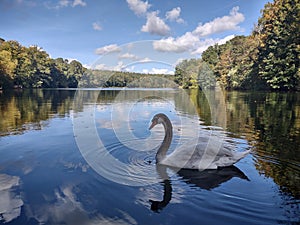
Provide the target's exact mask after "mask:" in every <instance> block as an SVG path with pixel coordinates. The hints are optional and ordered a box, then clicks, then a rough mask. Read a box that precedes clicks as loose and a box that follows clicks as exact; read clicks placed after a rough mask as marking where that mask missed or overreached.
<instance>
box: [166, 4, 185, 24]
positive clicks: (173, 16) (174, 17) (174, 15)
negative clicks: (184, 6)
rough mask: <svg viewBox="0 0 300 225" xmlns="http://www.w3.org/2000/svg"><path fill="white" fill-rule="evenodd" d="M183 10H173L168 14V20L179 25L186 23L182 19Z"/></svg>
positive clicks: (178, 8)
mask: <svg viewBox="0 0 300 225" xmlns="http://www.w3.org/2000/svg"><path fill="white" fill-rule="evenodd" d="M180 12H181V8H180V7H177V8H173V9H172V10H170V11H168V12H166V19H167V20H170V21H176V22H177V23H184V20H183V19H182V18H180Z"/></svg>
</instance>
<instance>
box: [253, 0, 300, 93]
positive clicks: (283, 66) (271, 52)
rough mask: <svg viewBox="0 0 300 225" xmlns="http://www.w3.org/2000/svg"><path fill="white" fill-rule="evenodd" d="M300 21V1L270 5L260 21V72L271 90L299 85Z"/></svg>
mask: <svg viewBox="0 0 300 225" xmlns="http://www.w3.org/2000/svg"><path fill="white" fill-rule="evenodd" d="M299 24H300V3H299V0H275V1H274V3H268V4H266V6H265V9H264V10H263V15H262V17H261V18H260V19H259V21H258V29H257V30H258V33H259V34H258V35H259V38H260V46H259V52H258V68H259V75H260V76H261V78H262V79H264V80H265V81H266V83H267V84H268V86H269V87H270V88H271V89H274V90H293V89H296V88H297V85H298V84H299V81H300V75H299V53H300V45H299V43H300V36H299V31H300V30H299Z"/></svg>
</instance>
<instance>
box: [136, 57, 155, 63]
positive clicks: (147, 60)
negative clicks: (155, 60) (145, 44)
mask: <svg viewBox="0 0 300 225" xmlns="http://www.w3.org/2000/svg"><path fill="white" fill-rule="evenodd" d="M139 62H152V60H151V59H150V58H148V57H145V58H143V59H140V60H139Z"/></svg>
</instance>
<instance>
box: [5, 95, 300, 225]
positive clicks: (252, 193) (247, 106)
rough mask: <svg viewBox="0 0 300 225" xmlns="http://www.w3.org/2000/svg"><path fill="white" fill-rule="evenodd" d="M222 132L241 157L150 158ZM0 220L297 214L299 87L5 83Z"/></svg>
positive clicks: (229, 219) (139, 220)
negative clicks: (206, 165)
mask: <svg viewBox="0 0 300 225" xmlns="http://www.w3.org/2000/svg"><path fill="white" fill-rule="evenodd" d="M159 112H162V113H165V114H166V115H168V117H169V118H170V119H171V121H172V124H173V130H174V137H173V142H172V145H171V147H170V152H171V151H172V150H174V149H176V148H177V147H178V146H180V145H189V144H191V142H193V140H194V138H195V137H197V136H207V137H212V136H214V137H215V136H217V137H219V138H220V139H222V140H223V142H224V143H226V144H228V145H229V146H231V147H232V148H233V149H234V150H235V151H245V150H248V149H251V150H252V152H251V153H250V154H249V155H247V156H246V157H245V158H244V159H242V160H241V161H239V162H238V163H236V164H235V167H229V168H224V169H219V170H204V171H193V170H179V171H178V170H175V169H174V168H173V169H172V168H166V167H159V166H157V165H156V164H155V160H154V159H155V153H156V149H157V147H158V146H159V145H160V143H161V141H162V139H163V135H164V130H163V128H162V127H159V126H157V127H155V128H154V129H153V130H151V131H149V130H148V127H149V124H150V120H151V119H152V117H153V115H155V114H156V113H159ZM0 224H22V225H25V224H70V225H76V224H78V225H85V224H118V225H119V224H122V225H124V224H170V225H171V224H172V225H176V224H180V225H182V224H230V225H232V224H238V225H240V224H253V225H254V224H255V225H257V224H263V225H267V224H300V93H263V92H255V93H249V92H226V93H221V94H220V93H219V94H216V93H214V92H201V91H198V90H191V91H188V92H185V91H183V90H172V89H134V90H131V89H113V90H112V89H109V90H101V91H100V90H95V89H89V90H78V91H76V90H20V91H12V92H8V91H3V92H1V93H0Z"/></svg>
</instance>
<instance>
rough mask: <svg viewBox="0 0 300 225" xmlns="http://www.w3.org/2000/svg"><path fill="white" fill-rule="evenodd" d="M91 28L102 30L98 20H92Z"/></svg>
mask: <svg viewBox="0 0 300 225" xmlns="http://www.w3.org/2000/svg"><path fill="white" fill-rule="evenodd" d="M93 29H94V30H102V27H101V25H100V24H99V23H98V22H94V23H93Z"/></svg>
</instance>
